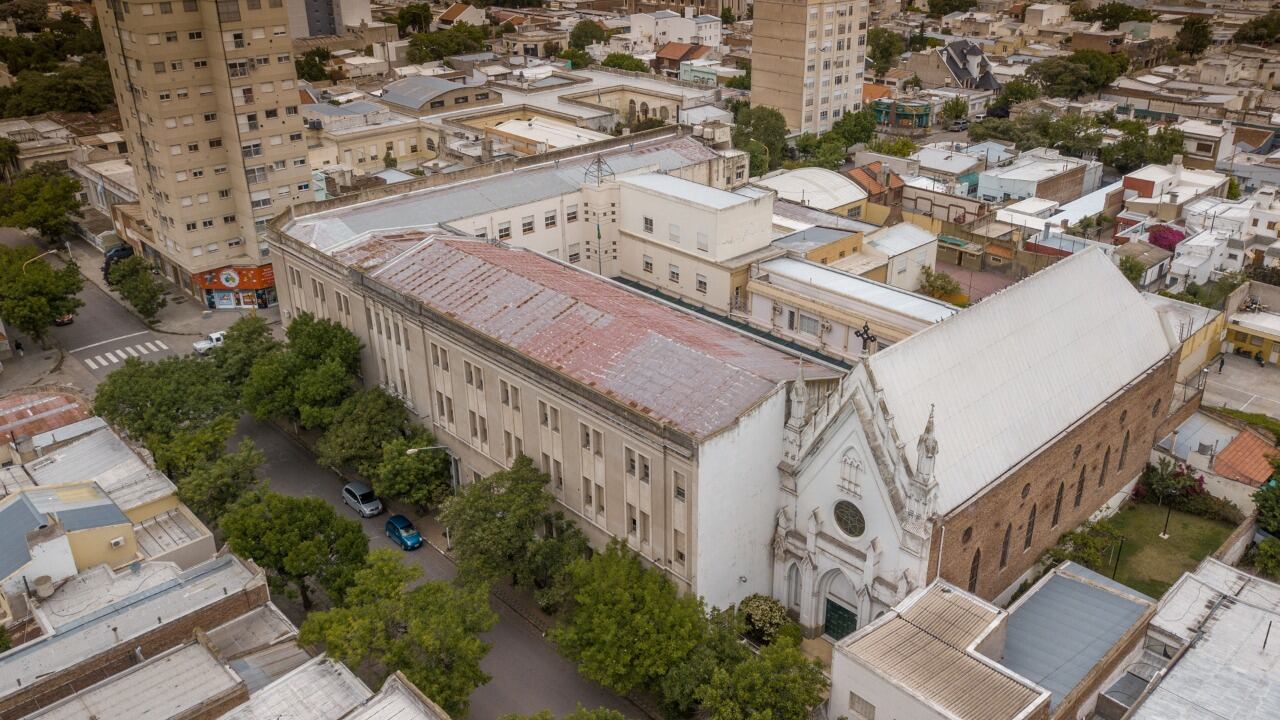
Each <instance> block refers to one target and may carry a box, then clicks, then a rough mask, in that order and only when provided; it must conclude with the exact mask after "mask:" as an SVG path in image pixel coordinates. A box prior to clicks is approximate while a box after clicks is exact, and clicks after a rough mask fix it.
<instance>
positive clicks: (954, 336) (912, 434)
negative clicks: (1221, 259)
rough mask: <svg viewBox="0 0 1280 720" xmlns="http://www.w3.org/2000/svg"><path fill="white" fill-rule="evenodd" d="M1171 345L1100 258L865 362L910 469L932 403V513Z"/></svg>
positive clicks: (1064, 265)
mask: <svg viewBox="0 0 1280 720" xmlns="http://www.w3.org/2000/svg"><path fill="white" fill-rule="evenodd" d="M1174 347H1176V342H1175V341H1174V340H1172V339H1171V338H1170V337H1169V336H1168V335H1167V334H1166V331H1165V328H1164V324H1163V323H1162V322H1161V320H1160V316H1159V315H1158V314H1157V313H1156V311H1155V310H1154V309H1152V308H1151V306H1150V305H1149V304H1148V303H1146V302H1145V301H1144V300H1143V299H1142V295H1141V294H1139V293H1138V292H1137V291H1136V290H1134V289H1133V287H1132V286H1131V285H1130V284H1129V282H1128V281H1127V280H1125V279H1124V276H1123V275H1121V274H1120V271H1119V270H1118V269H1116V267H1115V266H1114V265H1113V264H1112V263H1111V261H1110V260H1109V259H1107V257H1106V256H1105V255H1103V254H1102V252H1101V251H1098V250H1090V251H1087V252H1084V253H1078V254H1076V255H1074V256H1072V257H1070V258H1067V259H1064V260H1062V261H1060V262H1058V263H1056V264H1054V265H1052V266H1051V267H1049V268H1047V269H1045V270H1042V271H1040V272H1039V273H1037V274H1035V275H1033V276H1031V277H1030V278H1028V279H1026V280H1023V281H1022V282H1020V283H1018V284H1016V285H1013V286H1011V287H1009V288H1008V289H1006V290H1004V291H1002V292H1000V293H998V294H996V295H993V296H991V297H988V298H987V299H985V300H983V301H982V302H981V303H979V304H978V305H975V306H974V307H973V308H970V309H969V310H966V311H964V312H961V313H959V314H957V315H954V316H953V317H951V318H948V319H947V320H944V321H942V322H940V323H938V324H936V325H933V326H932V327H929V328H927V329H926V330H924V331H922V332H920V333H918V334H916V335H913V336H911V337H910V338H908V339H906V340H905V341H903V342H900V343H898V344H896V345H893V346H892V347H890V348H888V349H885V350H883V351H881V352H878V353H876V354H874V355H872V356H871V358H870V359H869V362H870V367H871V370H872V372H873V373H874V375H875V378H876V380H877V381H878V383H879V385H880V386H881V387H882V388H883V389H884V397H885V402H886V403H887V404H888V408H889V411H890V412H891V413H892V415H893V416H894V424H895V426H896V427H897V430H898V435H899V437H901V438H902V439H903V440H904V441H907V442H906V447H905V448H904V449H903V451H904V452H905V453H906V455H907V458H908V460H909V461H910V463H911V465H912V466H913V467H914V466H915V465H916V447H915V442H914V439H915V438H916V437H917V436H919V434H920V433H921V432H922V431H923V430H924V427H925V423H926V421H927V419H928V417H929V411H930V407H931V405H934V406H936V414H937V424H936V435H937V439H938V445H939V451H938V456H937V462H936V466H935V468H934V475H935V477H936V478H937V482H938V511H939V512H940V513H944V514H945V513H947V512H950V511H951V510H954V509H955V508H957V507H959V506H960V505H961V504H963V503H964V502H965V501H966V500H968V499H969V498H971V497H973V496H974V495H977V494H979V493H981V492H982V491H983V490H984V489H985V488H986V487H987V486H988V485H990V484H991V483H992V482H994V481H995V480H996V479H998V478H999V477H1000V476H1002V475H1003V474H1004V473H1005V472H1007V471H1008V470H1010V469H1011V468H1013V467H1014V466H1015V465H1017V464H1018V463H1019V462H1021V461H1022V460H1023V459H1024V458H1026V457H1027V456H1029V455H1031V454H1032V453H1034V452H1035V451H1036V449H1037V448H1039V447H1041V446H1042V445H1044V444H1045V443H1047V442H1049V441H1050V440H1051V439H1053V438H1054V437H1055V436H1057V435H1058V434H1059V433H1061V432H1062V431H1064V430H1066V429H1067V428H1068V427H1070V426H1071V425H1072V424H1073V423H1075V422H1076V421H1077V420H1079V419H1080V418H1081V417H1083V416H1085V415H1086V414H1087V413H1089V412H1090V411H1091V410H1092V409H1093V408H1095V407H1097V406H1098V405H1100V404H1102V403H1103V402H1104V401H1105V400H1106V399H1107V398H1108V397H1110V396H1111V395H1112V394H1114V393H1115V392H1116V391H1118V390H1120V389H1121V388H1123V387H1124V386H1125V385H1127V384H1129V383H1130V382H1132V381H1133V380H1135V379H1136V378H1138V377H1139V376H1141V375H1142V374H1143V373H1144V372H1145V371H1147V370H1148V369H1149V368H1151V367H1152V366H1154V365H1155V364H1157V363H1158V362H1160V360H1161V359H1163V358H1164V357H1165V356H1167V355H1168V354H1169V352H1170V351H1171V350H1172V349H1173V348H1174Z"/></svg>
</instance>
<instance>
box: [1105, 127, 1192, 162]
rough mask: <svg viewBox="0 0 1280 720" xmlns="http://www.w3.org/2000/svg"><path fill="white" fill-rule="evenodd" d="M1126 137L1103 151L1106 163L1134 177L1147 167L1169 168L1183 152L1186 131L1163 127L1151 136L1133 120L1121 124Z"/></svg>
mask: <svg viewBox="0 0 1280 720" xmlns="http://www.w3.org/2000/svg"><path fill="white" fill-rule="evenodd" d="M1118 126H1119V129H1120V130H1121V131H1122V132H1123V133H1124V136H1123V137H1122V138H1120V139H1119V140H1117V141H1115V142H1113V143H1111V144H1110V145H1107V146H1105V147H1103V148H1102V161H1103V162H1105V163H1106V164H1107V165H1110V166H1111V167H1113V168H1115V169H1116V170H1119V171H1120V172H1122V173H1130V172H1133V171H1134V170H1137V169H1138V168H1141V167H1145V166H1147V165H1152V164H1155V165H1167V164H1168V163H1170V162H1171V161H1172V160H1173V156H1174V155H1177V154H1179V153H1181V152H1182V145H1183V137H1182V131H1181V130H1178V129H1176V128H1172V127H1162V128H1159V129H1158V130H1156V131H1155V132H1154V133H1151V132H1148V131H1147V128H1146V126H1145V125H1143V124H1142V123H1141V122H1137V121H1133V120H1129V121H1124V122H1121V123H1119V124H1118Z"/></svg>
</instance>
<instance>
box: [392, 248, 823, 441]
mask: <svg viewBox="0 0 1280 720" xmlns="http://www.w3.org/2000/svg"><path fill="white" fill-rule="evenodd" d="M372 275H373V276H374V277H375V278H376V279H377V280H378V281H379V282H381V283H383V284H385V285H387V286H388V287H390V288H392V289H394V290H396V291H398V292H400V293H403V294H405V295H407V296H410V297H414V298H417V299H418V300H420V301H421V302H422V303H423V304H425V305H426V306H427V307H429V308H431V309H434V310H436V311H437V312H440V313H443V314H445V315H448V316H450V317H452V318H455V319H457V320H459V321H461V322H462V323H464V324H466V325H468V326H469V327H471V328H473V329H474V330H475V331H477V332H479V333H481V334H483V335H486V336H488V337H490V338H492V339H494V340H497V341H498V342H500V343H503V344H504V345H507V346H509V347H511V348H513V349H515V350H517V351H519V352H520V353H521V354H523V355H525V356H527V357H529V358H530V359H532V360H534V361H535V362H538V363H540V364H542V365H544V366H546V367H549V368H553V369H555V370H557V371H559V372H561V373H564V374H565V375H567V376H569V377H571V378H572V379H574V380H577V381H578V382H580V383H582V384H584V385H588V386H590V387H591V388H593V389H595V390H596V391H598V392H601V393H603V394H605V395H607V396H609V397H610V398H612V399H614V400H616V401H618V402H621V403H623V404H625V405H627V406H629V407H631V408H632V409H633V410H635V411H637V412H640V413H642V414H644V415H647V416H648V417H650V418H652V419H653V420H655V421H658V422H661V423H664V424H670V425H672V426H674V427H676V428H677V429H679V430H681V431H683V432H685V433H686V434H688V435H690V436H693V437H694V438H697V439H702V438H706V437H708V436H710V435H713V434H715V433H716V432H718V431H719V430H721V429H723V428H725V427H727V426H729V425H731V424H732V423H734V422H735V420H736V419H737V418H738V417H739V416H741V415H742V414H743V413H745V412H746V411H748V410H749V409H750V408H751V407H752V406H753V405H755V404H756V403H758V402H759V401H760V400H762V399H763V398H764V397H765V396H767V395H769V394H770V393H772V392H773V391H774V390H775V388H777V387H778V385H779V384H780V383H782V382H784V381H786V380H789V379H791V378H794V377H795V376H796V373H797V369H798V368H797V363H798V362H799V360H798V359H796V358H794V357H792V356H790V355H787V354H786V353H784V352H782V351H780V350H776V349H774V348H771V347H769V346H767V345H765V344H763V343H761V342H758V341H756V340H754V339H752V338H750V337H748V336H746V335H744V334H741V333H739V332H736V331H734V330H732V329H730V328H728V327H725V326H723V325H720V324H717V323H715V322H712V321H710V320H706V319H703V318H700V317H697V316H695V315H693V314H691V313H688V312H685V311H682V310H679V309H677V308H674V307H671V306H669V305H666V304H664V303H662V302H659V301H657V300H655V299H652V298H649V297H648V296H645V295H643V294H642V293H639V292H637V291H634V290H630V289H627V288H625V287H623V286H620V285H618V284H616V283H613V282H611V281H609V280H606V279H604V278H601V277H599V276H596V275H593V274H591V273H588V272H585V271H581V270H578V269H576V268H573V267H571V266H568V265H565V264H562V263H560V262H557V261H555V260H552V259H550V258H547V257H545V256H542V255H539V254H538V253H535V252H533V251H529V250H522V249H511V248H506V247H501V246H496V245H492V244H489V243H487V242H482V241H476V240H464V239H455V238H440V237H438V238H435V239H433V240H431V241H429V242H426V243H422V244H418V245H416V246H414V247H413V248H412V249H410V250H408V251H407V252H405V253H404V254H402V255H401V256H400V257H398V258H396V259H394V260H392V261H390V262H388V263H386V264H384V265H383V266H382V267H381V268H379V269H378V270H376V271H374V272H373V273H372ZM805 372H806V376H807V377H811V378H817V377H833V376H834V375H835V374H836V373H835V372H834V371H832V370H830V369H827V368H824V367H820V366H817V365H814V364H812V363H808V362H806V370H805Z"/></svg>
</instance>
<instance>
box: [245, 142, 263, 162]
mask: <svg viewBox="0 0 1280 720" xmlns="http://www.w3.org/2000/svg"><path fill="white" fill-rule="evenodd" d="M261 156H262V143H261V142H259V141H257V140H254V141H253V142H247V143H242V144H241V145H240V157H246V158H251V157H261Z"/></svg>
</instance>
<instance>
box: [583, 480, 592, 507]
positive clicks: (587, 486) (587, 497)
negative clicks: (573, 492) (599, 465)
mask: <svg viewBox="0 0 1280 720" xmlns="http://www.w3.org/2000/svg"><path fill="white" fill-rule="evenodd" d="M594 487H595V485H593V484H592V483H591V479H590V478H588V477H585V476H584V477H583V478H582V511H583V512H584V513H585V512H586V511H588V510H590V509H591V507H592V506H593V505H595V502H594V501H593V499H592V497H591V490H592V488H594Z"/></svg>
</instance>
